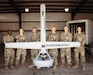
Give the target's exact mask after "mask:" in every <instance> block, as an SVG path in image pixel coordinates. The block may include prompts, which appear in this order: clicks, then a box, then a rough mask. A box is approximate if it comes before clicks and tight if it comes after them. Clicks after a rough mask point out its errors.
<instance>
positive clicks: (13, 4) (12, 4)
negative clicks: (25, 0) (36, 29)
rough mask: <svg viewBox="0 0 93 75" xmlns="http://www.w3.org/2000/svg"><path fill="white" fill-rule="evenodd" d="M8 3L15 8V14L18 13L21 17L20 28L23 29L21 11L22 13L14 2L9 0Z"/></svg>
mask: <svg viewBox="0 0 93 75" xmlns="http://www.w3.org/2000/svg"><path fill="white" fill-rule="evenodd" d="M8 1H9V3H10V4H11V6H12V7H13V8H14V10H15V12H16V13H17V15H18V17H19V28H21V11H20V9H18V7H17V6H16V4H15V3H14V2H13V0H8Z"/></svg>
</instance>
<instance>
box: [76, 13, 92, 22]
mask: <svg viewBox="0 0 93 75" xmlns="http://www.w3.org/2000/svg"><path fill="white" fill-rule="evenodd" d="M75 19H76V20H79V19H90V20H92V21H93V13H77V14H76V16H75Z"/></svg>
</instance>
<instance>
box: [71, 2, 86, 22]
mask: <svg viewBox="0 0 93 75" xmlns="http://www.w3.org/2000/svg"><path fill="white" fill-rule="evenodd" d="M86 2H87V0H81V1H80V3H79V5H77V7H76V8H75V9H73V10H72V12H71V14H72V20H73V19H74V17H75V15H76V14H77V13H78V12H79V10H80V9H81V7H82V6H83V5H84V4H85V3H86Z"/></svg>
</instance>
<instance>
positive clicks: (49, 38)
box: [47, 33, 59, 66]
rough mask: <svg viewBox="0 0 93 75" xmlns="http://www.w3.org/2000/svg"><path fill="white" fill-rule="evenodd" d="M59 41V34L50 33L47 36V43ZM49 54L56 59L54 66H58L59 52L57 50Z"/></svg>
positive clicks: (52, 50)
mask: <svg viewBox="0 0 93 75" xmlns="http://www.w3.org/2000/svg"><path fill="white" fill-rule="evenodd" d="M58 40H59V35H58V34H57V33H50V34H49V35H48V36H47V41H58ZM49 54H50V56H52V57H53V59H54V66H57V65H58V61H57V56H58V50H57V49H51V50H49Z"/></svg>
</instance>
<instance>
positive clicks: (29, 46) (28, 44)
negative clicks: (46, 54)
mask: <svg viewBox="0 0 93 75" xmlns="http://www.w3.org/2000/svg"><path fill="white" fill-rule="evenodd" d="M5 48H23V49H41V42H11V43H5Z"/></svg>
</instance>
